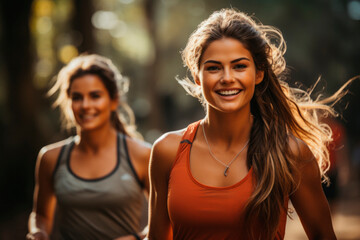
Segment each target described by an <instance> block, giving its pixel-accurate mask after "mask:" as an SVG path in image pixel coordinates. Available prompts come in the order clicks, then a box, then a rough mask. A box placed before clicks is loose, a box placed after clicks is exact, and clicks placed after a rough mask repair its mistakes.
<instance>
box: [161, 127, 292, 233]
mask: <svg viewBox="0 0 360 240" xmlns="http://www.w3.org/2000/svg"><path fill="white" fill-rule="evenodd" d="M199 125H200V121H198V122H195V123H192V124H190V125H189V126H188V128H187V129H186V131H185V133H184V135H183V137H182V140H181V142H180V145H179V148H178V152H177V155H176V159H175V162H174V164H173V166H172V169H171V172H170V177H169V185H168V214H169V217H170V221H171V225H172V229H173V239H175V240H184V239H186V240H192V239H194V240H195V239H196V240H202V239H204V240H205V239H207V240H209V239H216V240H222V239H229V240H234V239H244V235H245V231H246V228H247V226H248V224H252V223H245V222H244V219H243V218H244V207H245V205H246V203H247V201H248V199H249V197H250V196H251V194H252V192H253V188H254V187H253V186H254V177H253V174H252V168H250V170H249V172H248V174H247V175H246V176H245V177H244V178H243V179H242V180H241V181H240V182H238V183H236V184H234V185H232V186H228V187H212V186H206V185H203V184H201V183H200V182H198V181H197V180H196V179H195V178H194V177H193V176H192V174H191V171H190V150H191V144H192V142H193V140H194V138H195V135H196V131H197V129H198V126H199ZM286 206H287V202H286ZM286 217H287V215H286V212H285V211H284V212H283V213H282V215H281V218H280V224H279V227H278V232H277V237H276V239H283V238H284V234H285V224H286Z"/></svg>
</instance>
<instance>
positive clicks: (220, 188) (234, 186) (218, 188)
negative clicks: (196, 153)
mask: <svg viewBox="0 0 360 240" xmlns="http://www.w3.org/2000/svg"><path fill="white" fill-rule="evenodd" d="M200 123H201V121H197V122H196V123H195V124H196V125H195V129H194V131H193V133H192V135H193V136H191V139H190V142H191V143H190V144H189V145H188V148H189V151H188V152H187V153H186V157H185V161H186V170H187V173H188V175H189V177H190V179H191V180H192V181H193V182H194V183H195V184H196V185H198V186H200V187H202V188H206V189H212V190H229V189H233V188H236V187H239V186H240V185H242V184H243V183H244V182H245V181H246V180H247V179H248V178H249V177H250V175H251V174H252V167H250V169H249V171H248V172H247V174H246V175H245V176H244V177H243V178H242V179H240V181H238V182H236V183H234V184H232V185H229V186H224V187H216V186H209V185H206V184H203V183H201V182H199V181H198V180H197V179H196V178H195V177H194V175H193V174H192V172H191V168H190V154H191V148H192V143H193V141H194V139H195V137H196V134H197V132H198V129H199V126H200ZM186 131H188V129H187V130H186Z"/></svg>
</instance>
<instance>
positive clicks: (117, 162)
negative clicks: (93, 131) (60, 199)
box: [65, 133, 125, 182]
mask: <svg viewBox="0 0 360 240" xmlns="http://www.w3.org/2000/svg"><path fill="white" fill-rule="evenodd" d="M120 137H121V133H118V134H117V136H116V165H115V167H114V169H113V170H111V171H110V172H109V173H107V174H105V175H104V176H101V177H98V178H83V177H80V176H79V175H77V174H76V173H75V172H73V170H72V169H71V167H70V157H71V152H72V150H73V148H74V146H75V138H74V139H73V140H72V141H71V142H70V146H69V150H68V152H67V156H66V158H65V161H66V167H67V169H68V171H69V172H70V174H71V175H72V176H74V177H75V178H77V179H79V180H81V181H84V182H98V181H101V180H105V179H107V178H109V177H111V176H112V175H113V174H114V173H115V172H116V171H117V170H118V168H119V166H120V147H119V145H120ZM124 141H125V139H124Z"/></svg>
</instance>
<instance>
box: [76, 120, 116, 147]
mask: <svg viewBox="0 0 360 240" xmlns="http://www.w3.org/2000/svg"><path fill="white" fill-rule="evenodd" d="M116 135H117V131H116V129H115V128H113V127H112V126H110V127H107V128H100V129H95V130H91V131H82V130H81V129H80V130H79V131H78V141H77V145H78V147H79V149H80V150H82V151H93V152H97V151H98V150H99V149H101V148H103V147H106V146H107V145H109V144H112V143H113V142H114V141H116Z"/></svg>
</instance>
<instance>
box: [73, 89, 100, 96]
mask: <svg viewBox="0 0 360 240" xmlns="http://www.w3.org/2000/svg"><path fill="white" fill-rule="evenodd" d="M102 92H104V91H103V90H94V91H91V92H90V94H94V93H95V94H99V93H102ZM71 94H78V95H82V93H81V92H77V91H73V92H71Z"/></svg>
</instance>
